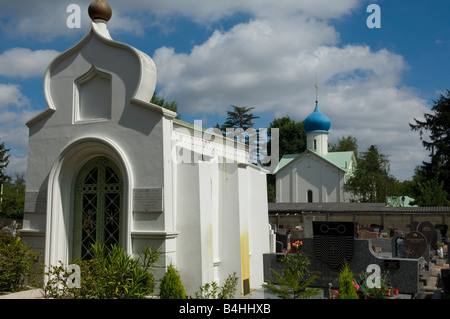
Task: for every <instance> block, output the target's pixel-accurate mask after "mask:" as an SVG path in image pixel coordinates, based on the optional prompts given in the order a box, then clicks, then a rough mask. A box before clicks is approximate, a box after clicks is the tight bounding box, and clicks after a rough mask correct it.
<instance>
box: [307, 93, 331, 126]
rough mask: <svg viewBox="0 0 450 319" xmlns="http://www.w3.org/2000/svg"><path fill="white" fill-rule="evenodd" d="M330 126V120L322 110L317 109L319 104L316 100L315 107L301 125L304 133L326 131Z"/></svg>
mask: <svg viewBox="0 0 450 319" xmlns="http://www.w3.org/2000/svg"><path fill="white" fill-rule="evenodd" d="M330 126H331V121H330V119H329V118H328V116H326V115H325V114H323V113H322V112H320V111H319V106H318V105H317V101H316V108H315V109H314V112H312V113H311V114H310V115H308V117H307V118H306V119H305V120H304V121H303V127H304V128H305V131H306V133H310V132H328V130H329V129H330Z"/></svg>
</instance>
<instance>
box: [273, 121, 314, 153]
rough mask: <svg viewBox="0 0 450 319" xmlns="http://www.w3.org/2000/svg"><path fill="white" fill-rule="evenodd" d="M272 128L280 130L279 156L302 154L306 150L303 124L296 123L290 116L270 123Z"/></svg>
mask: <svg viewBox="0 0 450 319" xmlns="http://www.w3.org/2000/svg"><path fill="white" fill-rule="evenodd" d="M269 127H270V128H278V130H279V131H278V133H279V141H278V145H279V156H280V158H281V157H283V155H286V154H301V153H303V152H304V151H305V150H306V132H305V129H304V127H303V122H296V121H294V120H292V119H291V118H290V117H288V116H284V117H281V118H276V119H274V120H273V121H272V122H271V123H270V126H269Z"/></svg>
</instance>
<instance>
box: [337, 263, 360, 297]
mask: <svg viewBox="0 0 450 319" xmlns="http://www.w3.org/2000/svg"><path fill="white" fill-rule="evenodd" d="M358 289H359V285H358V284H356V283H355V281H354V280H353V273H352V271H351V270H350V267H349V266H348V263H347V262H345V263H344V264H343V265H342V267H341V272H340V274H339V293H338V294H337V296H336V298H337V299H359V296H358V293H357V290H358Z"/></svg>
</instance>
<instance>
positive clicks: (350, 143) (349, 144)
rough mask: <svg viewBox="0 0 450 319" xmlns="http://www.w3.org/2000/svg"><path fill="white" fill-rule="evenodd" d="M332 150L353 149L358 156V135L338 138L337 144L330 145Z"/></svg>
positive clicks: (343, 150) (344, 150)
mask: <svg viewBox="0 0 450 319" xmlns="http://www.w3.org/2000/svg"><path fill="white" fill-rule="evenodd" d="M329 151H330V152H349V151H352V152H353V153H354V154H355V156H358V143H357V140H356V137H353V136H351V135H349V136H347V137H343V136H342V138H340V139H338V143H337V144H332V145H330V148H329Z"/></svg>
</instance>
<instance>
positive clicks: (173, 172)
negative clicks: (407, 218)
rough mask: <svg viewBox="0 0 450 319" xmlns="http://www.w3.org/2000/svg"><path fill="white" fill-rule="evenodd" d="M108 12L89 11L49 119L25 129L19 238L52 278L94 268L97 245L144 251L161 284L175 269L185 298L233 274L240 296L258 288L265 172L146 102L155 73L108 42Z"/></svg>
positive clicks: (141, 57)
mask: <svg viewBox="0 0 450 319" xmlns="http://www.w3.org/2000/svg"><path fill="white" fill-rule="evenodd" d="M94 2H100V3H101V4H102V5H105V4H106V2H105V1H94ZM94 2H93V3H94ZM105 7H106V9H105ZM105 7H101V8H95V7H93V5H92V4H91V6H90V8H89V14H90V16H91V19H92V22H91V26H90V29H89V30H88V32H87V33H86V35H85V36H84V37H83V38H82V39H81V40H80V42H78V43H77V44H76V45H74V46H73V47H72V48H70V49H68V50H67V51H66V52H64V53H62V54H61V55H59V56H58V57H56V58H55V59H54V60H53V61H52V62H51V64H50V65H49V67H48V68H47V71H46V73H45V76H44V95H45V98H46V100H47V103H48V108H47V109H46V110H45V111H43V112H42V113H40V114H38V115H37V116H36V117H34V118H33V119H31V120H30V121H29V122H28V123H27V126H28V127H29V143H28V164H27V185H26V198H25V214H24V219H23V229H22V230H21V236H22V237H23V238H24V240H25V241H27V242H29V243H30V244H32V245H33V247H34V249H36V250H39V251H41V252H42V255H43V257H44V261H45V264H46V265H47V266H50V265H57V264H58V262H59V261H61V262H63V263H64V264H69V263H70V261H71V260H73V259H75V258H77V257H80V258H90V256H91V255H90V254H91V251H90V247H91V244H92V243H94V242H101V243H104V244H106V245H110V244H118V245H120V246H121V247H123V248H124V249H125V251H126V252H127V253H128V254H130V255H134V256H136V254H138V253H139V252H140V251H141V249H142V248H143V247H144V246H148V247H151V248H153V249H157V250H159V251H160V252H161V253H162V256H163V257H162V260H160V262H159V264H160V265H161V266H163V269H162V270H161V271H160V272H159V273H157V278H158V277H159V278H161V277H162V275H163V273H164V267H167V266H168V265H169V264H170V263H173V264H174V265H175V266H176V267H177V269H178V270H179V273H180V276H181V279H182V282H183V284H184V286H185V288H186V292H187V294H188V295H189V294H193V293H194V292H195V291H197V290H198V288H199V287H200V286H201V285H203V284H205V283H208V282H212V281H216V282H218V283H219V285H220V284H222V283H223V281H224V280H225V279H226V278H227V277H228V275H230V274H232V273H233V272H236V275H237V276H238V278H239V280H238V286H237V294H238V295H239V294H241V293H247V292H249V291H250V289H254V288H259V287H260V286H261V284H262V283H263V253H267V252H269V251H270V245H269V227H268V225H269V224H268V207H267V191H266V173H267V172H266V171H265V170H264V169H262V168H260V167H258V166H255V165H253V164H251V163H250V161H249V154H248V152H247V151H245V150H243V149H240V148H236V147H233V146H228V145H227V143H225V139H224V138H223V136H221V135H220V134H219V135H215V136H214V138H212V136H213V135H211V134H210V135H208V138H205V133H204V131H199V130H197V129H196V128H195V127H193V126H192V125H189V124H187V123H185V122H182V121H180V120H177V119H175V117H176V114H175V113H174V112H172V111H169V110H167V109H164V108H161V107H159V106H157V105H154V104H151V103H150V102H149V101H150V100H151V98H152V95H153V93H154V90H155V87H156V76H157V69H156V65H155V64H154V62H153V60H152V59H151V58H150V57H149V56H148V55H146V54H145V53H143V52H141V51H139V50H137V49H135V48H133V47H131V46H129V45H127V44H124V43H120V42H117V41H114V40H113V39H112V38H111V36H110V34H109V31H108V28H107V22H108V20H109V19H110V17H111V11H110V8H109V6H108V5H107V4H106V6H105Z"/></svg>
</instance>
